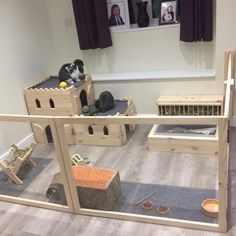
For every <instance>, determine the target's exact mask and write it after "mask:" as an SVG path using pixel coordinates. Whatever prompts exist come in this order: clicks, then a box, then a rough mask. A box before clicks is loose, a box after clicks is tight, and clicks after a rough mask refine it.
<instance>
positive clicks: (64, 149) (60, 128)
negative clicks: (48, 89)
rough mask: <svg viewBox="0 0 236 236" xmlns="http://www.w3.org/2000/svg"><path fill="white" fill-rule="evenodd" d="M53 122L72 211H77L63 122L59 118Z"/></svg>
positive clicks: (76, 195)
mask: <svg viewBox="0 0 236 236" xmlns="http://www.w3.org/2000/svg"><path fill="white" fill-rule="evenodd" d="M55 123H56V129H57V134H58V137H59V141H60V150H61V154H62V156H63V161H64V165H65V171H66V174H67V181H68V183H69V191H70V194H71V199H72V203H73V207H74V211H75V212H79V209H80V204H79V198H78V194H77V191H76V186H75V185H74V180H73V174H72V162H71V158H70V153H69V149H68V146H67V145H68V144H67V143H66V142H65V140H66V134H65V129H64V124H63V122H62V120H61V119H55Z"/></svg>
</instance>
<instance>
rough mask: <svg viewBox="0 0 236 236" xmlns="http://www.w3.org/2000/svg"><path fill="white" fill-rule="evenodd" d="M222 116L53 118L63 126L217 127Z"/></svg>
mask: <svg viewBox="0 0 236 236" xmlns="http://www.w3.org/2000/svg"><path fill="white" fill-rule="evenodd" d="M223 117H224V116H156V115H153V116H116V117H104V116H100V117H99V116H97V117H91V116H89V117H85V116H77V117H55V119H56V120H57V119H58V120H61V122H62V123H63V124H90V125H91V124H96V125H99V124H150V125H153V124H179V125H180V124H182V125H198V124H199V125H217V124H218V119H219V118H223Z"/></svg>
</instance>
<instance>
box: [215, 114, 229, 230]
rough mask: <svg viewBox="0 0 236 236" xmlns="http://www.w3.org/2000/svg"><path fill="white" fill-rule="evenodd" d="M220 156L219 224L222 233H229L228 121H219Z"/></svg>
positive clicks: (223, 119)
mask: <svg viewBox="0 0 236 236" xmlns="http://www.w3.org/2000/svg"><path fill="white" fill-rule="evenodd" d="M218 128H219V133H218V140H219V141H218V142H219V156H218V178H219V217H218V223H219V227H220V231H221V232H226V231H227V206H228V148H229V147H228V143H227V132H228V119H227V118H221V119H219V124H218Z"/></svg>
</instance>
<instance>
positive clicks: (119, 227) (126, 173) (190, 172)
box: [0, 126, 236, 236]
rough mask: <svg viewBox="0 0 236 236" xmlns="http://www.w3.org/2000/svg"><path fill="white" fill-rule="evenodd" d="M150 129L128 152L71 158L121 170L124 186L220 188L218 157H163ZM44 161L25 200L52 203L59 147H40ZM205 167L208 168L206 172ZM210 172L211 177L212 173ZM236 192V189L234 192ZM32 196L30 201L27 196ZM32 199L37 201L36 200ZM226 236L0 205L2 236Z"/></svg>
mask: <svg viewBox="0 0 236 236" xmlns="http://www.w3.org/2000/svg"><path fill="white" fill-rule="evenodd" d="M150 128H151V127H149V126H139V127H138V128H137V130H136V131H135V133H134V134H133V135H132V137H131V138H130V139H129V141H128V143H127V144H126V145H125V146H122V147H116V148H112V147H88V146H82V145H81V146H80V145H73V146H70V153H71V154H73V153H76V152H79V153H81V154H82V155H83V156H86V157H88V158H89V159H90V161H91V162H92V163H93V165H95V166H101V167H108V168H114V169H117V170H119V172H120V176H121V180H128V181H134V182H135V181H138V182H141V183H156V182H158V184H168V185H176V186H184V187H193V188H198V187H200V188H216V186H217V179H216V176H217V162H216V158H215V157H214V156H201V155H194V156H193V155H190V154H175V155H170V154H169V153H158V152H148V151H147V140H146V137H147V134H148V132H149V131H150ZM235 142H236V129H232V135H231V144H232V145H231V146H232V147H231V160H230V161H231V164H230V179H229V182H230V198H231V201H230V207H231V209H230V211H231V217H230V222H229V223H230V230H229V232H228V233H227V234H226V235H229V236H231V235H236V217H235V212H234V211H235V205H236V204H235V201H233V199H235V196H236V190H235V182H236V174H235V172H236V163H235V161H234V160H233V159H234V155H235V154H236V147H234V145H233V143H235ZM35 152H36V154H37V156H39V157H45V158H51V159H53V161H52V162H51V163H50V164H49V165H48V167H47V168H45V170H44V171H43V172H42V173H41V174H40V175H39V176H38V177H37V178H36V179H35V180H34V182H33V183H31V184H30V185H29V186H28V187H27V189H26V190H25V191H24V192H23V193H22V195H21V196H24V197H29V198H33V199H35V200H43V201H46V198H45V189H46V188H47V186H48V184H49V183H50V181H51V178H52V177H53V175H54V174H55V173H56V172H57V171H58V170H59V169H58V165H57V164H55V162H56V160H55V153H54V150H53V145H41V146H40V145H39V146H38V147H37V149H36V151H35ZM203 166H204V168H203ZM206 170H208V171H206ZM233 186H234V188H233ZM27 194H28V195H27ZM31 194H32V195H31ZM99 234H101V235H137V236H139V235H142V236H143V235H161V236H162V235H163V236H165V235H193V236H194V235H203V236H205V235H207V236H211V235H212V236H213V235H221V234H218V233H213V232H205V231H199V230H191V229H183V228H176V227H168V226H160V225H154V224H146V223H139V222H132V221H121V220H115V219H105V218H98V217H89V216H80V215H73V214H68V213H62V212H57V211H52V210H45V209H40V208H34V207H28V206H23V205H17V204H12V203H7V202H0V235H1V236H10V235H11V236H23V235H24V236H36V235H70V236H72V235H88V236H90V235H99Z"/></svg>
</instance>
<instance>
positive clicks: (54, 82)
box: [31, 76, 85, 89]
mask: <svg viewBox="0 0 236 236" xmlns="http://www.w3.org/2000/svg"><path fill="white" fill-rule="evenodd" d="M83 83H85V81H84V80H80V81H78V82H75V84H74V86H75V87H78V86H80V85H82V84H83ZM59 85H60V80H59V78H58V77H57V76H50V77H49V78H48V79H47V80H45V81H43V82H41V83H38V84H36V85H34V86H32V87H31V88H33V89H35V88H42V89H45V88H53V89H54V88H59V87H60V86H59Z"/></svg>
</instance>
